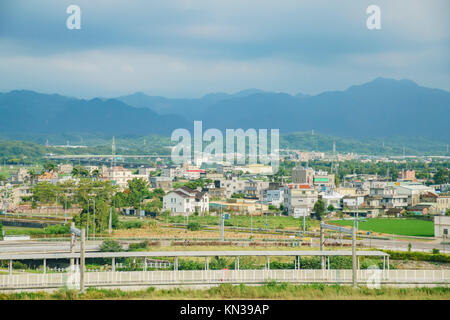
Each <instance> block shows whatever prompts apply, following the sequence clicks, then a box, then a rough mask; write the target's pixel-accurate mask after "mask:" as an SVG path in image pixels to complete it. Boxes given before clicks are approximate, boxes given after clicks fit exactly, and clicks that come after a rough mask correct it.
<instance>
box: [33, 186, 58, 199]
mask: <svg viewBox="0 0 450 320" xmlns="http://www.w3.org/2000/svg"><path fill="white" fill-rule="evenodd" d="M32 191H33V197H34V200H37V201H39V202H41V203H52V202H54V201H55V200H56V195H57V187H56V186H55V185H54V184H52V183H50V182H47V181H43V182H39V183H38V184H36V185H34V187H33V188H32Z"/></svg>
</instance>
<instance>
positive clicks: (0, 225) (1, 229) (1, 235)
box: [0, 221, 3, 240]
mask: <svg viewBox="0 0 450 320" xmlns="http://www.w3.org/2000/svg"><path fill="white" fill-rule="evenodd" d="M0 240H3V225H2V222H1V221H0Z"/></svg>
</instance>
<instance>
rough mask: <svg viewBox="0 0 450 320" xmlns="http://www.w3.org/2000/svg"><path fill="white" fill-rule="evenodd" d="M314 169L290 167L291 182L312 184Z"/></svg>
mask: <svg viewBox="0 0 450 320" xmlns="http://www.w3.org/2000/svg"><path fill="white" fill-rule="evenodd" d="M313 180H314V169H312V168H305V167H301V166H297V167H295V168H294V169H292V183H297V184H309V185H312V184H313Z"/></svg>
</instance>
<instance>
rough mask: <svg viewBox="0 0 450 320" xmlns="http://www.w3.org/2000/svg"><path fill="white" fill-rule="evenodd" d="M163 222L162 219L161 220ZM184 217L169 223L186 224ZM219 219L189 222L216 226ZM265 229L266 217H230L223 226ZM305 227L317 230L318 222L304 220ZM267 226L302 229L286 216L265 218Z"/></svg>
mask: <svg viewBox="0 0 450 320" xmlns="http://www.w3.org/2000/svg"><path fill="white" fill-rule="evenodd" d="M162 221H164V219H162ZM186 221H187V220H186V217H182V216H174V217H169V222H170V223H186ZM219 221H220V217H218V216H190V217H189V222H198V223H200V224H203V225H218V223H219ZM252 225H253V228H255V229H258V228H261V229H265V228H266V217H265V216H253V217H250V216H233V215H230V218H229V219H228V220H225V226H234V227H247V228H250V227H251V226H252ZM306 225H307V226H308V227H309V228H318V227H319V221H317V220H312V219H310V218H307V219H306ZM267 226H268V228H269V229H284V228H289V229H302V228H303V220H302V219H296V218H293V217H288V216H267Z"/></svg>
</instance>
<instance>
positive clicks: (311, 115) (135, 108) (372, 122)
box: [0, 78, 450, 142]
mask: <svg viewBox="0 0 450 320" xmlns="http://www.w3.org/2000/svg"><path fill="white" fill-rule="evenodd" d="M449 111H450V92H447V91H445V90H439V89H431V88H426V87H421V86H419V85H417V84H416V83H414V82H413V81H411V80H394V79H385V78H376V79H374V80H373V81H370V82H367V83H364V84H361V85H354V86H351V87H349V88H348V89H346V90H344V91H327V92H323V93H320V94H318V95H303V94H296V95H290V94H287V93H275V92H267V91H261V90H258V89H248V90H243V91H240V92H238V93H235V94H228V93H211V94H207V95H205V96H203V97H201V98H197V99H171V98H165V97H161V96H148V95H146V94H144V93H135V94H132V95H128V96H122V97H118V98H115V99H99V98H96V99H91V100H83V99H76V98H70V97H65V96H61V95H48V94H40V93H36V92H32V91H25V90H22V91H20V90H18V91H11V92H9V93H1V94H0V133H2V132H3V133H5V132H8V133H11V132H21V133H33V132H35V133H46V132H48V133H67V132H83V133H107V134H109V133H110V134H116V135H120V134H150V133H156V134H162V135H169V134H170V133H171V132H172V130H173V129H175V128H186V129H188V130H192V128H193V123H192V121H193V120H202V121H203V127H204V129H206V128H218V129H221V130H223V129H226V128H230V129H236V128H243V129H247V128H255V129H260V128H269V129H270V128H277V129H280V132H282V133H291V132H305V131H311V130H314V131H315V132H320V133H322V134H325V135H332V136H340V137H347V138H363V139H365V138H377V137H388V136H403V137H407V136H409V137H424V138H427V139H437V140H439V141H444V142H446V141H447V142H448V140H449V139H450V130H449V129H448V123H450V112H449Z"/></svg>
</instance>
